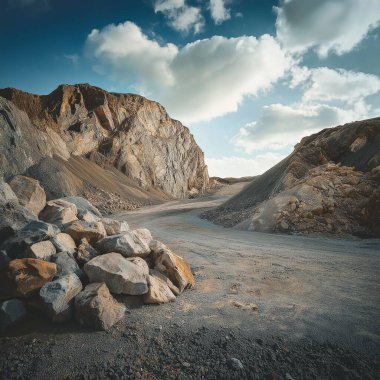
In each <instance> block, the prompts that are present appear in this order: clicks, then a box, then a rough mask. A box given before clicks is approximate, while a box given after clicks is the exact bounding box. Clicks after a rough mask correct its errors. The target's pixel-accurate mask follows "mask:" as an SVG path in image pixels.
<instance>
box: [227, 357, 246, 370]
mask: <svg viewBox="0 0 380 380" xmlns="http://www.w3.org/2000/svg"><path fill="white" fill-rule="evenodd" d="M228 365H229V366H230V368H232V369H233V370H235V371H239V370H242V369H243V368H244V366H243V364H242V362H241V361H240V360H239V359H236V358H231V359H230V360H229V361H228Z"/></svg>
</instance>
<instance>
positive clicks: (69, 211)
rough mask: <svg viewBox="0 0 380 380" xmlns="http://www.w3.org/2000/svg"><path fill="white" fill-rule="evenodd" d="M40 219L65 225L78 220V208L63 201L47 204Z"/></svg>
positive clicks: (56, 200) (57, 200)
mask: <svg viewBox="0 0 380 380" xmlns="http://www.w3.org/2000/svg"><path fill="white" fill-rule="evenodd" d="M39 218H40V219H41V220H43V221H45V222H48V223H53V224H58V225H63V224H67V223H70V222H72V221H74V220H77V219H78V218H77V206H75V204H74V203H70V202H67V201H65V200H63V199H54V200H52V201H49V202H47V204H46V207H45V208H44V209H43V210H42V211H41V213H40V215H39Z"/></svg>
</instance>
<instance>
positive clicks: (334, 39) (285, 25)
mask: <svg viewBox="0 0 380 380" xmlns="http://www.w3.org/2000/svg"><path fill="white" fill-rule="evenodd" d="M276 9H277V21H276V29H277V37H278V39H279V40H280V41H281V42H282V43H283V45H284V46H285V47H286V48H288V49H289V50H291V51H293V52H304V51H305V50H307V49H309V48H315V49H316V51H317V53H318V54H319V55H320V56H322V57H324V56H327V55H328V54H329V53H330V52H335V53H336V54H338V55H341V54H343V53H347V52H349V51H351V50H352V49H353V48H354V47H355V46H357V45H358V44H359V42H360V41H362V40H363V39H364V38H365V36H366V35H367V33H368V32H369V31H370V30H372V29H374V28H376V27H377V26H379V24H380V1H379V0H283V1H282V2H281V5H280V6H279V7H278V8H276Z"/></svg>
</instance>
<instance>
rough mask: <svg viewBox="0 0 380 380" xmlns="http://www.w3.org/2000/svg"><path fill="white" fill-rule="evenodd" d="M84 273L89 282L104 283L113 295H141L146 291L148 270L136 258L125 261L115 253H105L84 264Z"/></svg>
mask: <svg viewBox="0 0 380 380" xmlns="http://www.w3.org/2000/svg"><path fill="white" fill-rule="evenodd" d="M132 260H133V261H132ZM84 271H85V272H86V274H87V276H88V278H89V279H90V282H104V283H106V285H107V286H108V289H109V290H110V291H111V292H112V293H115V294H129V295H141V294H145V293H146V292H147V291H148V284H147V277H148V275H149V268H148V265H147V264H146V262H145V261H144V260H143V259H140V258H138V257H135V258H133V259H126V258H125V257H123V256H122V255H120V254H119V253H116V252H111V253H107V254H105V255H101V256H98V257H95V258H94V259H92V260H91V261H89V262H88V263H87V264H85V266H84Z"/></svg>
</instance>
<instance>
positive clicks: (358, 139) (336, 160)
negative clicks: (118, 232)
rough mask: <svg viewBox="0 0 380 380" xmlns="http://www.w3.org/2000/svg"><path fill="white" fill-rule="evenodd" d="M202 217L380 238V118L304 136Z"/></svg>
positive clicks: (260, 228)
mask: <svg viewBox="0 0 380 380" xmlns="http://www.w3.org/2000/svg"><path fill="white" fill-rule="evenodd" d="M204 217H205V218H207V219H210V220H213V221H214V222H216V223H219V224H222V225H225V226H234V225H238V224H239V225H240V227H241V228H245V229H249V230H256V231H282V232H297V233H321V234H326V233H327V234H328V233H331V234H336V235H344V234H355V235H362V236H380V118H376V119H370V120H364V121H359V122H355V123H349V124H346V125H343V126H339V127H336V128H331V129H325V130H323V131H321V132H319V133H317V134H315V135H312V136H309V137H305V138H304V139H302V140H301V142H300V143H299V144H298V145H296V147H295V149H294V151H293V153H292V154H291V155H289V156H288V157H287V158H285V159H284V160H283V161H281V162H280V163H278V164H277V165H276V166H274V167H273V168H271V169H270V170H268V171H267V172H265V173H264V174H262V175H261V176H259V177H258V178H256V179H255V180H254V181H253V182H252V183H251V184H250V185H248V186H247V187H246V188H245V189H244V190H243V191H241V192H240V193H239V194H237V195H236V196H235V197H233V198H231V199H230V200H229V201H227V202H226V203H224V204H223V205H222V206H220V207H218V208H216V209H214V210H211V211H209V212H206V213H205V214H204Z"/></svg>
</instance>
